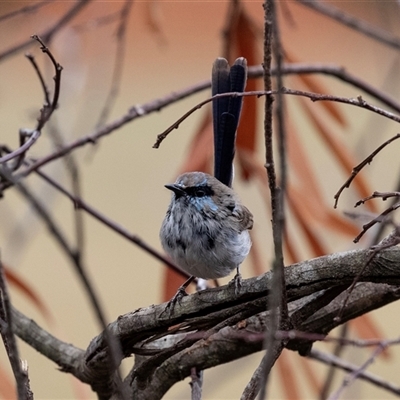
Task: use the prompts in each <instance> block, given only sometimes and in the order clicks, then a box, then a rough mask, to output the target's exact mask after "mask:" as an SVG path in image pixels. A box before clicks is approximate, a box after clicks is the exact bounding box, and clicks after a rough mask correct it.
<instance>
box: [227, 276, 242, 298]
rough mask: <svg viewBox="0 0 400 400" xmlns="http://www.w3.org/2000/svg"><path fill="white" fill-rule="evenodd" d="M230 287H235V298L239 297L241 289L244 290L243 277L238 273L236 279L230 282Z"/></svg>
mask: <svg viewBox="0 0 400 400" xmlns="http://www.w3.org/2000/svg"><path fill="white" fill-rule="evenodd" d="M229 285H233V286H234V288H235V296H239V294H240V289H241V288H242V275H241V274H240V272H237V274H236V275H235V277H234V278H233V279H232V280H231V281H230V282H229Z"/></svg>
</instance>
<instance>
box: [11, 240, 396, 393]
mask: <svg viewBox="0 0 400 400" xmlns="http://www.w3.org/2000/svg"><path fill="white" fill-rule="evenodd" d="M369 254H370V252H369V251H368V250H354V251H349V252H345V253H338V254H332V255H327V256H324V257H319V258H315V259H312V260H308V261H305V262H301V263H298V264H293V265H291V266H288V267H286V268H285V278H286V289H287V297H288V305H289V313H290V317H291V318H292V319H293V320H296V327H297V330H299V331H302V332H309V333H310V337H309V339H307V338H306V339H305V338H304V335H303V336H302V337H301V338H298V339H296V338H295V339H293V340H290V341H289V342H288V344H287V347H288V348H289V349H292V350H296V351H298V352H299V353H300V354H303V355H306V354H308V353H309V351H310V349H311V347H312V343H313V342H314V341H315V340H316V338H315V336H313V335H311V333H313V334H316V333H319V334H323V335H325V334H327V333H328V332H329V331H330V330H332V329H333V328H335V327H336V326H338V325H340V324H342V323H345V322H346V321H348V320H350V319H353V318H356V317H358V316H360V315H363V314H365V313H367V312H369V311H371V310H374V309H377V308H379V307H382V306H384V305H386V304H389V303H391V302H393V301H396V300H398V299H399V298H400V249H397V248H394V249H389V250H385V251H383V252H381V253H380V254H378V255H377V256H376V257H375V258H374V260H373V261H372V263H371V264H370V265H368V266H367V268H366V269H365V271H364V273H363V275H362V277H361V279H360V280H361V281H362V282H364V283H360V284H358V285H357V286H356V287H355V289H354V291H353V293H352V296H351V297H350V300H349V302H348V304H347V307H346V309H345V310H344V313H343V316H342V319H341V321H340V322H339V321H337V320H335V316H336V315H337V313H338V312H339V310H340V308H341V306H342V302H343V299H344V297H345V295H346V293H345V292H344V290H345V288H346V287H348V286H349V285H350V284H351V283H352V281H353V279H354V277H355V276H357V274H358V273H359V271H360V270H361V269H362V268H363V267H364V266H365V262H366V261H367V259H368V257H369ZM270 286H271V273H270V272H267V273H265V274H263V275H261V276H258V277H255V278H251V279H247V280H244V281H243V285H242V288H241V290H240V293H239V294H238V295H237V296H236V295H235V293H234V290H233V289H232V287H231V286H229V285H228V286H223V287H219V288H213V289H208V290H204V291H200V292H198V293H195V294H193V295H190V296H186V297H184V298H183V299H182V302H181V304H177V305H176V307H175V308H174V313H173V315H172V316H169V315H168V314H167V313H165V312H164V310H165V307H166V303H163V304H160V305H156V306H150V307H148V308H141V309H138V310H135V311H132V312H130V313H127V314H125V315H122V316H120V317H119V318H118V319H117V320H116V321H114V322H113V323H111V324H110V325H109V326H108V329H109V332H110V334H112V335H114V336H115V337H116V338H117V339H118V340H119V342H120V343H121V348H122V352H123V356H124V357H128V356H130V355H131V354H132V353H138V354H139V353H140V354H142V357H144V358H145V360H144V361H143V362H145V363H147V365H146V368H144V369H142V370H141V371H142V373H140V370H132V371H131V373H130V374H129V375H128V377H127V378H126V379H125V385H127V386H129V388H130V391H131V393H132V394H133V395H134V398H137V399H150V398H151V399H157V398H161V397H162V396H163V394H164V393H165V392H166V391H167V390H168V389H169V388H170V387H171V386H172V385H173V384H174V383H176V382H177V381H180V380H182V379H184V378H185V377H186V376H189V375H190V374H191V368H193V367H196V368H198V369H199V370H204V369H206V368H211V367H213V366H216V365H220V364H222V363H226V362H229V361H232V360H235V359H238V358H240V357H243V356H245V355H248V354H251V353H254V352H256V351H259V350H261V349H262V347H263V339H264V335H265V333H264V332H265V327H266V326H268V320H269V317H270V316H269V311H265V304H266V298H267V296H268V293H269V288H270ZM13 321H14V325H15V326H14V327H13V328H14V331H15V333H16V334H17V335H18V336H19V337H20V338H21V339H23V340H24V341H26V342H27V343H29V344H30V345H31V346H32V347H34V348H35V349H37V350H38V351H39V352H41V353H42V354H44V355H45V356H46V357H48V358H49V359H51V360H53V361H54V362H55V363H57V364H58V365H59V366H60V367H61V368H62V370H63V371H65V372H70V373H72V374H73V375H74V376H76V377H77V378H78V379H80V380H82V381H83V382H86V383H89V384H90V385H91V386H92V387H96V382H97V384H98V382H99V380H101V379H104V378H105V377H109V376H110V374H112V373H113V371H110V367H109V366H110V360H109V355H108V351H107V345H106V340H105V335H104V332H103V333H101V334H100V335H98V336H97V337H95V338H94V339H93V340H92V342H91V343H90V344H89V346H88V348H87V349H86V351H83V350H81V349H77V348H75V347H74V346H72V345H69V344H66V343H64V342H61V341H60V340H58V339H56V338H54V337H53V336H51V335H50V334H48V333H47V332H45V331H44V330H43V329H42V328H40V327H39V326H38V325H36V324H35V323H34V322H33V321H31V320H29V319H28V318H27V317H24V316H23V315H22V314H21V313H19V312H17V311H15V312H14V313H13ZM177 334H180V335H183V336H182V338H180V340H178V341H177V342H176V343H173V344H168V343H170V342H169V341H167V338H168V337H171V336H174V335H177ZM156 339H161V340H159V341H158V342H156V343H157V346H155V347H154V346H153V347H152V348H150V349H149V345H148V343H150V342H151V341H153V342H154V340H156ZM277 340H279V338H277ZM144 341H146V344H145V343H144ZM141 366H143V363H142V364H141ZM144 371H147V372H146V373H144ZM116 398H117V397H116Z"/></svg>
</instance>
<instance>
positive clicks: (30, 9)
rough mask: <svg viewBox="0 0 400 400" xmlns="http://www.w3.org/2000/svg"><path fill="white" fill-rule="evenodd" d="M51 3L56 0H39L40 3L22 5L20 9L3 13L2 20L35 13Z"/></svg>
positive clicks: (0, 18) (0, 17) (0, 19)
mask: <svg viewBox="0 0 400 400" xmlns="http://www.w3.org/2000/svg"><path fill="white" fill-rule="evenodd" d="M51 3H54V0H44V1H39V2H38V3H35V4H30V5H28V6H24V7H21V8H20V9H18V10H15V11H11V12H9V13H7V14H3V15H1V16H0V22H2V21H5V20H7V19H10V18H14V17H17V16H20V15H21V14H29V13H34V12H36V11H37V10H39V9H40V8H42V7H43V6H45V5H48V4H51Z"/></svg>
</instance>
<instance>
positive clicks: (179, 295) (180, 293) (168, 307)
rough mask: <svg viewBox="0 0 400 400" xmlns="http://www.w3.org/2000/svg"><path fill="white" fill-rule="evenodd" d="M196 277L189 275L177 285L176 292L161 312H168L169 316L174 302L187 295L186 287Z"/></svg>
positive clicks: (178, 301) (172, 310) (179, 301)
mask: <svg viewBox="0 0 400 400" xmlns="http://www.w3.org/2000/svg"><path fill="white" fill-rule="evenodd" d="M195 278H196V277H195V276H191V277H190V278H189V279H188V280H186V281H185V282H184V283H183V284H182V285H181V286H179V288H178V290H177V292H176V293H175V295H174V297H172V299H171V300H170V301H169V302H168V303H167V305H166V307H165V309H164V311H163V312H162V313H163V314H164V313H165V312H168V315H169V316H171V315H172V314H173V312H174V308H175V304H176V303H179V304H180V303H181V300H182V298H183V297H185V296H187V295H188V294H187V293H186V288H187V287H188V286H189V285H190V284H191V283H192V282H193V281H194V279H195Z"/></svg>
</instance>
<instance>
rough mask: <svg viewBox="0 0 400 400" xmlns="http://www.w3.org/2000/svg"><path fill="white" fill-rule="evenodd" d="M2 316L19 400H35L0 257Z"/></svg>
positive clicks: (2, 333) (4, 334)
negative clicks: (13, 317)
mask: <svg viewBox="0 0 400 400" xmlns="http://www.w3.org/2000/svg"><path fill="white" fill-rule="evenodd" d="M0 315H1V318H2V319H3V320H4V322H5V326H4V329H3V328H2V329H0V332H1V336H2V337H3V341H4V345H5V349H6V352H7V356H8V359H9V360H10V364H11V368H12V371H13V373H14V377H15V381H16V383H17V393H18V400H29V399H33V394H32V392H31V390H30V387H29V379H28V374H27V372H26V371H24V370H23V369H22V365H21V360H20V358H19V352H18V347H17V342H16V340H15V336H14V332H13V328H12V313H11V302H10V298H9V295H8V288H7V284H6V280H5V276H4V268H3V262H2V260H1V257H0Z"/></svg>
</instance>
